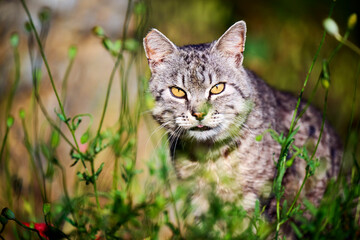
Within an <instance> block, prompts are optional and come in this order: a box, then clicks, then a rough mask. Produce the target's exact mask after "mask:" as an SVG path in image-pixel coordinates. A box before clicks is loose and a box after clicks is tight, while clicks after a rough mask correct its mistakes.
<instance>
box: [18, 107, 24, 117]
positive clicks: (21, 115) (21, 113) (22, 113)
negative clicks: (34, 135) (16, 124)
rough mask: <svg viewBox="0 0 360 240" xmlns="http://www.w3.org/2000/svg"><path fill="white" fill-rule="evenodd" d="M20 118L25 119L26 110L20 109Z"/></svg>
mask: <svg viewBox="0 0 360 240" xmlns="http://www.w3.org/2000/svg"><path fill="white" fill-rule="evenodd" d="M19 116H20V118H21V119H25V110H24V109H20V111H19Z"/></svg>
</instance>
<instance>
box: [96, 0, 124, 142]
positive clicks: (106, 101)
mask: <svg viewBox="0 0 360 240" xmlns="http://www.w3.org/2000/svg"><path fill="white" fill-rule="evenodd" d="M130 10H131V0H128V5H127V9H126V16H125V21H124V24H123V33H122V40H123V42H122V43H123V44H122V45H121V48H120V51H119V53H118V55H117V57H116V62H115V65H114V67H113V69H112V71H111V74H110V79H109V83H108V86H107V90H106V96H105V103H104V107H103V111H102V114H101V118H100V123H99V127H98V130H97V134H96V137H99V136H100V132H101V128H102V125H103V122H104V118H105V113H106V110H107V105H108V102H109V97H110V90H111V86H112V82H113V80H114V77H115V73H116V70H117V68H118V67H119V65H120V63H121V60H122V59H123V51H124V45H125V39H126V33H127V27H128V24H129V18H130Z"/></svg>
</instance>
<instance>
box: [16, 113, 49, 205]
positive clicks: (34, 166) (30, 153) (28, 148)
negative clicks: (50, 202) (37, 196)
mask: <svg viewBox="0 0 360 240" xmlns="http://www.w3.org/2000/svg"><path fill="white" fill-rule="evenodd" d="M21 123H22V126H23V130H24V143H25V147H26V149H27V151H28V153H29V157H30V161H31V165H32V166H33V168H34V174H35V177H36V180H37V182H38V184H39V188H40V192H41V197H42V199H43V201H44V202H45V194H44V191H45V189H43V188H42V186H41V180H40V176H39V174H38V171H37V167H36V164H35V159H34V156H33V154H32V151H31V144H30V141H29V134H28V132H27V130H26V124H25V120H24V119H22V120H21Z"/></svg>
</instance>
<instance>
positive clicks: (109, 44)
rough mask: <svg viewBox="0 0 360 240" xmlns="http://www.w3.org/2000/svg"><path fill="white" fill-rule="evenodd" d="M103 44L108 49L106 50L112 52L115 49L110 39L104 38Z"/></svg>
mask: <svg viewBox="0 0 360 240" xmlns="http://www.w3.org/2000/svg"><path fill="white" fill-rule="evenodd" d="M102 44H103V46H104V47H105V48H106V50H109V51H111V50H112V49H113V43H112V41H111V40H110V39H109V38H104V39H103V40H102Z"/></svg>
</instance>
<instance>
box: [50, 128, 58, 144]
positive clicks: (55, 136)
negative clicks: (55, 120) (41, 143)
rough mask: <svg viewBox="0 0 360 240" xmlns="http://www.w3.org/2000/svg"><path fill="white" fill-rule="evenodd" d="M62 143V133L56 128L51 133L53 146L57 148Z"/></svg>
mask: <svg viewBox="0 0 360 240" xmlns="http://www.w3.org/2000/svg"><path fill="white" fill-rule="evenodd" d="M59 144H60V134H59V132H58V131H56V130H54V131H52V133H51V147H52V148H56V147H58V146H59Z"/></svg>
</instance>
